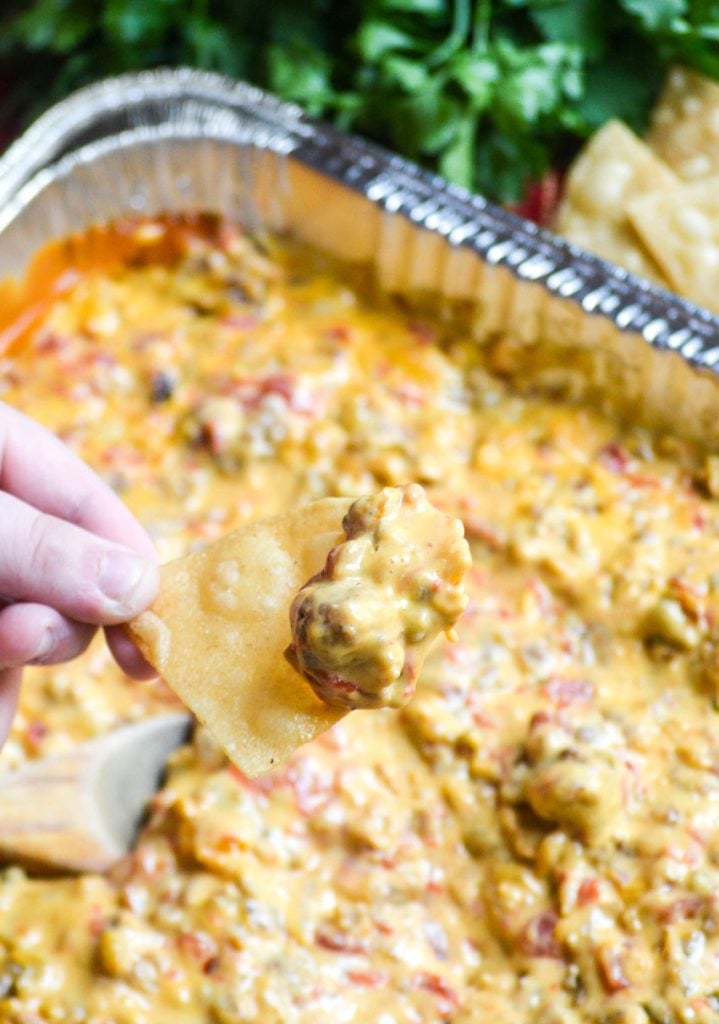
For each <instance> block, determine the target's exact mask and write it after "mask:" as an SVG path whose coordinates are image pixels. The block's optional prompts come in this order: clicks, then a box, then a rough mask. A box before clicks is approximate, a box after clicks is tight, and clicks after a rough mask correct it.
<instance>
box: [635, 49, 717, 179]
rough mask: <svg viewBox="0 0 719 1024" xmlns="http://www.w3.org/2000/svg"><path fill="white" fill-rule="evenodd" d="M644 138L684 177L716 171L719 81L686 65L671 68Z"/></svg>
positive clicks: (689, 177)
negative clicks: (706, 76) (684, 66)
mask: <svg viewBox="0 0 719 1024" xmlns="http://www.w3.org/2000/svg"><path fill="white" fill-rule="evenodd" d="M647 142H648V143H649V145H650V146H651V147H652V149H653V150H654V152H655V153H656V154H657V155H658V156H660V157H661V158H662V160H664V161H666V163H667V164H669V166H670V167H671V168H672V169H673V170H674V171H675V172H676V173H677V174H678V175H679V177H680V178H684V179H685V180H686V181H697V180H698V179H700V178H708V177H710V176H711V175H717V174H719V83H717V82H714V81H712V80H711V79H710V78H705V77H704V75H700V74H699V72H697V71H690V70H689V69H688V68H680V67H676V68H672V70H671V71H670V72H669V75H668V76H667V81H666V84H665V86H664V90H663V91H662V94H661V96H660V97H659V102H658V103H657V105H656V107H655V108H654V113H653V115H652V123H651V127H650V129H649V132H648V133H647Z"/></svg>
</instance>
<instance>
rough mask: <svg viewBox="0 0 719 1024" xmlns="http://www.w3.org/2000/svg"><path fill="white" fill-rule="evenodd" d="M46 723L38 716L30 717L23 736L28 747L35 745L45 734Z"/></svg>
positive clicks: (46, 730)
mask: <svg viewBox="0 0 719 1024" xmlns="http://www.w3.org/2000/svg"><path fill="white" fill-rule="evenodd" d="M47 732H48V729H47V725H46V724H45V723H44V722H41V721H40V719H38V718H32V719H31V720H30V721H29V722H28V723H27V727H26V729H25V738H26V740H27V742H28V745H29V746H30V747H37V746H38V744H39V743H40V741H41V740H43V739H44V738H45V737H46V736H47Z"/></svg>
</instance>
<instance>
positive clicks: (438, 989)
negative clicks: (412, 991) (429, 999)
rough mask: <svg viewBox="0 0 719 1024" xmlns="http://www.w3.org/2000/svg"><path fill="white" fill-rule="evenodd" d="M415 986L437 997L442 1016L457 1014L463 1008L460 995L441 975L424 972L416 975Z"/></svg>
mask: <svg viewBox="0 0 719 1024" xmlns="http://www.w3.org/2000/svg"><path fill="white" fill-rule="evenodd" d="M414 984H415V986H416V987H417V988H419V989H422V991H423V992H431V993H432V995H433V996H437V1009H438V1010H439V1012H440V1013H442V1014H448V1013H456V1011H457V1010H458V1009H459V1008H460V1006H461V1001H460V998H459V995H458V994H457V993H456V992H455V990H454V989H453V988H452V986H451V985H450V984H449V982H448V981H446V980H445V979H444V978H442V977H440V975H439V974H430V973H429V972H427V971H422V972H421V973H420V974H416V975H415V978H414Z"/></svg>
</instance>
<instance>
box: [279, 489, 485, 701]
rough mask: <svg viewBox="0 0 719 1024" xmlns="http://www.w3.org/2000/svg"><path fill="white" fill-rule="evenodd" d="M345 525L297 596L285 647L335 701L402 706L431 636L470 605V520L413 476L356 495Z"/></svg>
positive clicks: (446, 630)
mask: <svg viewBox="0 0 719 1024" xmlns="http://www.w3.org/2000/svg"><path fill="white" fill-rule="evenodd" d="M342 529H343V530H344V539H343V540H342V541H341V543H339V544H337V545H336V546H335V547H333V548H332V549H331V550H330V552H329V553H328V555H327V560H326V562H325V565H324V568H323V569H322V571H321V572H320V573H317V574H315V575H314V576H313V577H312V578H311V579H310V580H309V581H308V582H307V583H306V584H305V585H304V586H303V587H302V589H301V590H300V592H299V594H297V596H296V597H295V599H294V601H293V602H292V605H291V607H290V622H291V624H292V643H291V644H290V646H289V647H288V648H287V650H286V651H285V656H286V658H287V660H288V661H289V662H290V664H291V665H293V666H294V668H296V669H297V671H298V672H300V673H301V674H302V675H304V676H305V678H306V679H307V681H308V682H309V683H310V685H311V686H312V689H313V690H314V692H315V693H316V694H317V696H318V697H320V699H321V700H323V701H325V702H326V703H327V704H329V705H331V706H333V707H339V708H350V709H351V708H354V709H362V708H364V709H367V708H401V707H403V706H404V705H405V704H407V703H408V702H409V700H410V699H411V698H412V697H413V696H414V692H415V685H416V682H417V677H418V676H419V673H420V672H421V670H422V665H423V664H424V659H425V657H426V655H427V652H428V650H429V648H430V646H431V645H432V643H433V641H434V640H435V639H436V637H437V636H438V635H439V634H440V633H442V632H444V633H446V634H448V635H449V636H452V638H454V635H453V634H451V632H450V631H451V630H452V628H453V626H454V624H455V623H456V621H457V619H458V618H459V616H460V615H461V614H462V612H463V611H464V610H465V608H466V607H467V602H468V598H467V595H466V594H465V592H464V589H463V586H462V584H463V581H464V577H465V575H466V573H467V571H468V569H469V568H470V566H471V564H472V559H471V556H470V552H469V545H468V544H467V541H466V540H465V539H464V527H463V526H462V523H461V522H460V520H459V519H456V518H453V517H452V516H448V515H447V514H446V513H445V512H438V511H437V509H435V508H433V507H432V505H431V504H430V502H429V501H428V500H427V496H426V494H425V492H424V490H423V488H422V487H421V486H420V485H419V484H406V485H405V486H404V487H384V488H382V490H381V491H379V492H378V493H377V494H372V495H363V496H362V497H360V498H357V499H355V501H354V502H353V503H352V505H351V506H350V508H349V510H348V512H347V514H346V515H345V516H344V519H343V520H342Z"/></svg>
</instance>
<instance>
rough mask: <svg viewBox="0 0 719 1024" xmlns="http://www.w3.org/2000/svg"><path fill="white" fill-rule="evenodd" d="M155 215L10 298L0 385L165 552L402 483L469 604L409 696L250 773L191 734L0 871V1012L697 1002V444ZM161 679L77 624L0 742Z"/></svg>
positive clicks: (577, 1017) (704, 959)
mask: <svg viewBox="0 0 719 1024" xmlns="http://www.w3.org/2000/svg"><path fill="white" fill-rule="evenodd" d="M147 227H148V226H145V228H144V229H141V230H144V232H145V233H144V236H142V235H141V236H140V237H139V238H138V240H137V243H136V245H135V250H136V251H135V254H134V256H132V258H130V256H128V258H127V259H124V258H123V260H121V261H120V262H119V263H117V262H116V264H115V265H114V266H110V265H107V266H106V265H98V267H97V269H93V264H92V260H87V261H86V262H85V263H84V264H82V265H80V266H79V269H78V270H77V273H76V276H75V278H74V279H73V283H71V284H69V283H68V280H67V279H65V291H64V293H63V294H60V295H56V296H55V298H53V299H52V300H49V299H48V301H47V303H46V304H45V305H44V306H42V305H41V306H37V307H35V314H34V315H35V320H34V324H33V326H32V327H31V329H29V330H28V331H26V334H25V337H24V339H23V340H22V341H21V342H18V343H17V344H16V345H15V347H14V348H13V349H12V350H9V351H8V352H7V353H6V356H5V357H4V358H3V359H2V364H1V373H0V390H1V391H2V398H3V399H4V400H5V401H7V402H9V403H11V404H13V405H15V406H17V407H18V408H21V409H23V410H24V411H25V412H27V413H29V414H30V415H31V416H34V417H36V418H37V419H39V420H40V421H41V422H43V423H45V424H47V425H48V426H49V427H51V428H53V429H55V430H57V431H58V432H59V433H60V435H61V436H62V437H63V438H64V440H65V441H66V442H67V443H68V444H69V445H71V446H72V447H73V448H74V449H75V450H76V451H77V452H78V453H79V454H80V455H81V456H82V457H83V458H85V459H87V460H88V461H89V462H90V463H91V464H92V465H93V466H94V467H95V468H96V469H97V470H98V472H100V473H101V474H102V475H103V476H104V477H105V478H106V479H107V480H109V481H110V482H111V483H112V484H113V486H114V487H115V488H116V489H117V490H118V492H119V493H120V494H121V495H122V497H123V499H124V500H126V501H127V502H128V504H129V505H130V507H131V508H132V509H133V510H134V511H135V512H136V513H137V515H138V516H139V517H140V519H141V520H142V521H143V522H144V523H145V524H146V525H147V527H148V529H149V530H150V531H151V533H152V535H153V537H154V538H155V541H156V543H157V545H158V548H159V549H160V553H161V555H162V557H163V558H164V559H168V558H170V557H172V556H174V555H179V554H182V553H184V552H185V551H188V550H191V549H193V547H194V546H195V545H196V544H198V543H200V542H204V541H206V540H208V539H212V538H214V537H217V536H220V535H221V534H224V533H226V532H227V531H229V530H231V529H232V528H234V527H235V526H237V525H239V524H240V523H242V522H245V521H247V520H248V519H250V518H253V517H257V516H260V515H267V514H271V513H274V512H278V511H281V510H282V509H285V508H289V507H293V506H294V505H296V504H297V503H300V502H305V501H307V500H310V499H312V498H316V497H321V496H324V495H333V494H362V493H368V492H371V491H374V490H376V489H378V488H379V487H381V486H385V485H390V486H394V485H399V484H404V483H407V482H410V481H417V482H421V483H423V484H424V485H425V486H426V487H427V489H428V491H429V494H430V497H431V498H432V501H433V502H434V504H435V505H438V506H440V507H441V508H443V509H444V510H445V511H447V512H450V513H452V514H455V515H459V516H460V517H461V518H462V519H463V521H464V524H465V529H466V532H467V536H468V537H469V539H470V542H471V545H472V552H473V561H474V566H473V568H472V570H471V571H470V574H469V577H468V591H469V594H470V604H469V607H468V609H467V611H466V612H465V614H464V615H463V617H462V618H461V620H460V622H459V623H458V627H457V629H458V635H459V642H458V643H456V644H449V643H445V642H440V643H439V644H438V645H437V646H436V647H435V649H434V650H433V652H432V653H431V655H430V657H429V659H428V661H427V663H426V665H425V669H424V672H423V677H422V681H421V685H420V687H419V690H418V693H417V695H416V697H415V699H414V700H413V701H412V702H411V703H410V704H409V705H408V707H407V708H406V709H404V710H403V711H402V712H400V713H397V712H371V713H370V712H368V713H363V712H358V713H356V714H354V715H351V716H349V717H348V718H347V719H344V720H343V721H342V722H340V723H339V724H338V725H337V726H335V727H334V728H333V729H332V730H331V731H330V732H329V733H327V734H326V735H325V736H324V737H322V738H320V739H319V740H317V741H316V742H314V743H313V744H310V745H309V746H307V747H305V748H303V749H302V750H301V751H299V752H298V754H296V755H295V757H294V758H293V759H292V760H291V761H290V763H289V765H288V766H287V767H285V768H283V769H282V770H280V771H278V772H274V773H270V774H269V775H268V776H266V777H264V778H262V779H260V780H256V781H254V782H249V781H248V780H247V779H245V778H244V777H243V776H241V775H240V774H239V773H238V772H237V771H236V770H234V769H232V768H228V766H227V763H226V762H225V761H224V759H223V758H222V756H221V755H220V754H219V753H218V751H217V750H216V748H215V747H214V745H213V744H212V743H211V742H210V741H209V739H208V737H207V736H206V734H205V733H204V732H202V731H200V732H199V733H198V735H197V737H196V740H195V742H194V743H193V745H192V746H188V747H186V748H184V749H183V750H182V751H180V752H179V753H178V754H177V756H176V757H175V758H174V761H173V763H172V765H171V769H170V772H169V776H168V779H167V781H166V783H165V785H164V787H163V789H162V790H161V791H160V793H159V794H158V795H157V798H156V799H155V801H154V802H153V805H152V808H151V815H150V820H149V822H148V825H147V827H146V829H145V830H144V832H143V834H142V836H141V837H140V841H139V843H138V846H137V850H136V851H135V853H134V854H133V855H132V856H130V857H129V858H128V859H127V861H126V862H125V863H124V864H122V865H120V867H119V868H118V870H117V871H115V872H113V873H112V874H111V876H109V877H107V878H85V879H79V880H64V879H55V880H52V879H50V880H32V879H28V878H26V877H25V876H24V875H23V874H22V873H21V872H19V871H18V870H17V869H14V868H13V869H10V870H8V871H7V872H6V873H5V874H4V875H3V877H2V881H1V882H0V1017H2V1019H3V1020H5V1021H8V1022H10V1024H20V1022H22V1024H26V1022H28V1021H32V1022H37V1021H41V1022H42V1021H47V1022H49V1021H87V1022H95V1024H98V1022H103V1024H104V1022H107V1021H110V1020H111V1021H113V1022H114V1024H156V1022H157V1021H160V1020H161V1021H163V1022H167V1024H197V1022H198V1021H211V1022H213V1024H237V1022H240V1021H242V1022H256V1024H275V1022H277V1021H279V1020H281V1021H283V1024H309V1022H311V1024H337V1022H339V1021H343V1022H356V1024H360V1022H361V1024H365V1022H376V1024H410V1022H412V1024H414V1022H426V1024H436V1022H438V1021H446V1022H450V1021H451V1022H452V1024H480V1022H482V1024H483V1022H485V1021H487V1020H497V1021H513V1022H516V1024H580V1022H590V1024H608V1022H610V1021H612V1022H624V1024H647V1022H660V1021H661V1022H682V1024H684V1022H692V1024H695V1022H700V1024H709V1022H714V1021H716V1020H717V1018H718V1017H719V1009H718V1007H719V903H718V902H717V896H716V893H717V891H719V814H718V812H717V807H719V716H717V713H716V710H715V706H714V705H715V702H716V700H717V688H718V687H719V647H718V646H717V639H718V636H719V625H718V623H719V618H718V612H719V602H718V600H717V594H718V593H719V503H718V502H717V500H716V499H715V497H713V496H712V491H716V476H717V473H716V466H715V465H714V462H712V461H711V460H709V461H708V462H707V463H706V465H703V464H702V461H701V457H700V456H699V455H698V454H697V453H695V452H693V451H692V450H690V449H689V448H688V446H687V445H685V444H684V443H683V442H682V441H681V440H680V439H676V438H667V437H653V436H650V435H649V434H647V433H646V432H642V431H638V430H632V429H627V430H620V429H619V428H618V427H617V425H616V424H615V423H613V422H611V421H609V420H607V419H605V418H603V417H602V416H600V415H599V414H596V413H594V412H592V411H590V410H587V409H578V408H570V407H567V406H561V405H557V404H554V403H552V402H551V401H548V400H545V399H542V398H539V397H529V398H524V397H521V396H520V395H518V394H516V393H513V392H512V391H511V390H510V389H509V388H508V387H507V386H506V385H505V384H504V383H503V382H502V380H501V378H499V377H496V376H493V375H492V373H491V369H492V367H491V365H489V366H488V365H487V363H486V362H485V361H484V359H483V356H482V353H481V352H480V351H479V350H478V348H477V347H476V345H475V344H474V343H473V342H471V341H470V340H468V339H466V338H464V337H462V336H461V334H458V333H456V332H451V331H446V330H444V329H443V328H442V327H440V326H439V325H438V324H436V323H431V322H428V321H425V320H418V319H417V317H416V316H415V315H414V314H410V313H408V312H407V311H406V310H403V309H402V308H400V307H397V308H393V307H391V306H388V305H384V306H381V305H377V304H375V305H368V304H367V303H366V302H365V301H364V300H363V299H362V298H361V297H360V295H359V293H358V292H356V291H355V290H354V289H353V287H352V286H351V284H349V283H347V281H345V280H343V279H341V278H340V277H337V276H335V275H334V273H333V272H330V271H328V270H327V268H325V267H323V265H322V264H320V263H318V262H317V263H313V262H312V261H311V260H309V259H308V256H307V254H306V253H296V252H294V251H293V250H291V249H286V248H284V249H283V248H279V247H278V248H276V249H275V248H274V247H273V248H272V253H271V255H270V256H267V255H265V254H263V253H261V252H260V250H259V249H258V248H257V247H255V246H253V245H252V244H251V243H250V242H249V241H248V240H247V239H246V238H244V237H243V236H242V235H241V234H240V233H239V232H237V231H235V230H234V229H232V228H231V227H228V226H227V225H218V226H214V227H213V226H212V225H211V224H207V223H205V224H203V223H202V222H198V223H197V224H195V225H194V226H193V225H192V224H190V225H188V226H187V227H186V228H181V230H180V229H179V228H178V229H177V230H178V231H179V235H178V236H177V237H179V239H180V241H181V242H182V244H179V243H178V244H177V245H175V246H174V248H173V246H169V245H168V247H167V249H168V251H167V252H163V253H160V254H155V253H154V252H149V254H148V241H147V238H148V234H147ZM128 231H130V229H128ZM164 233H165V227H164V226H163V225H162V224H157V225H153V226H152V232H151V234H152V235H153V237H154V239H155V243H156V244H157V245H160V243H161V242H162V240H163V239H164V237H165V234H164ZM126 234H127V233H126ZM127 238H129V242H128V243H127V245H126V246H125V250H127V251H128V252H130V254H132V251H133V245H132V244H131V243H132V237H131V231H130V234H129V235H127ZM158 239H159V240H160V241H159V242H158V241H157V240H158ZM155 243H153V244H155ZM143 254H144V255H143ZM156 256H157V258H155V257H156ZM160 256H162V258H160ZM170 256H171V257H172V258H170ZM498 369H499V370H500V371H501V367H498ZM172 700H173V698H172V697H171V696H170V695H169V694H168V693H167V692H166V691H165V690H164V688H163V687H162V685H161V684H159V683H157V682H154V683H132V682H129V681H128V680H126V679H124V678H122V676H121V675H120V674H119V672H118V671H117V670H116V669H115V668H114V667H113V665H112V663H111V661H110V659H109V656H108V655H107V654H106V653H105V651H104V649H103V648H102V647H101V646H100V645H96V646H94V647H93V649H92V650H91V651H90V652H89V653H88V654H87V655H86V656H85V657H84V658H82V659H80V660H78V661H77V662H74V663H73V664H71V665H66V666H60V667H57V668H52V669H33V670H31V671H29V672H28V673H27V681H26V683H25V685H24V689H23V695H22V708H21V713H20V715H19V716H18V719H17V722H16V725H15V730H14V733H13V738H12V739H11V741H10V742H9V743H8V744H7V746H6V748H5V750H4V752H3V755H2V757H3V760H4V762H5V763H6V764H8V765H10V764H13V763H17V762H19V761H21V760H23V759H24V758H27V757H35V756H38V755H42V754H44V753H49V752H50V751H52V750H57V749H62V748H66V747H67V746H69V745H71V744H73V743H75V742H77V741H78V740H81V739H83V738H85V737H88V736H93V735H96V734H98V733H101V732H104V731H106V730H108V729H111V728H113V727H114V726H116V725H118V724H119V723H120V722H122V721H126V720H128V719H134V718H139V717H142V716H145V715H149V714H152V713H154V712H156V711H157V710H159V709H162V708H165V707H167V706H168V704H171V703H172Z"/></svg>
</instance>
